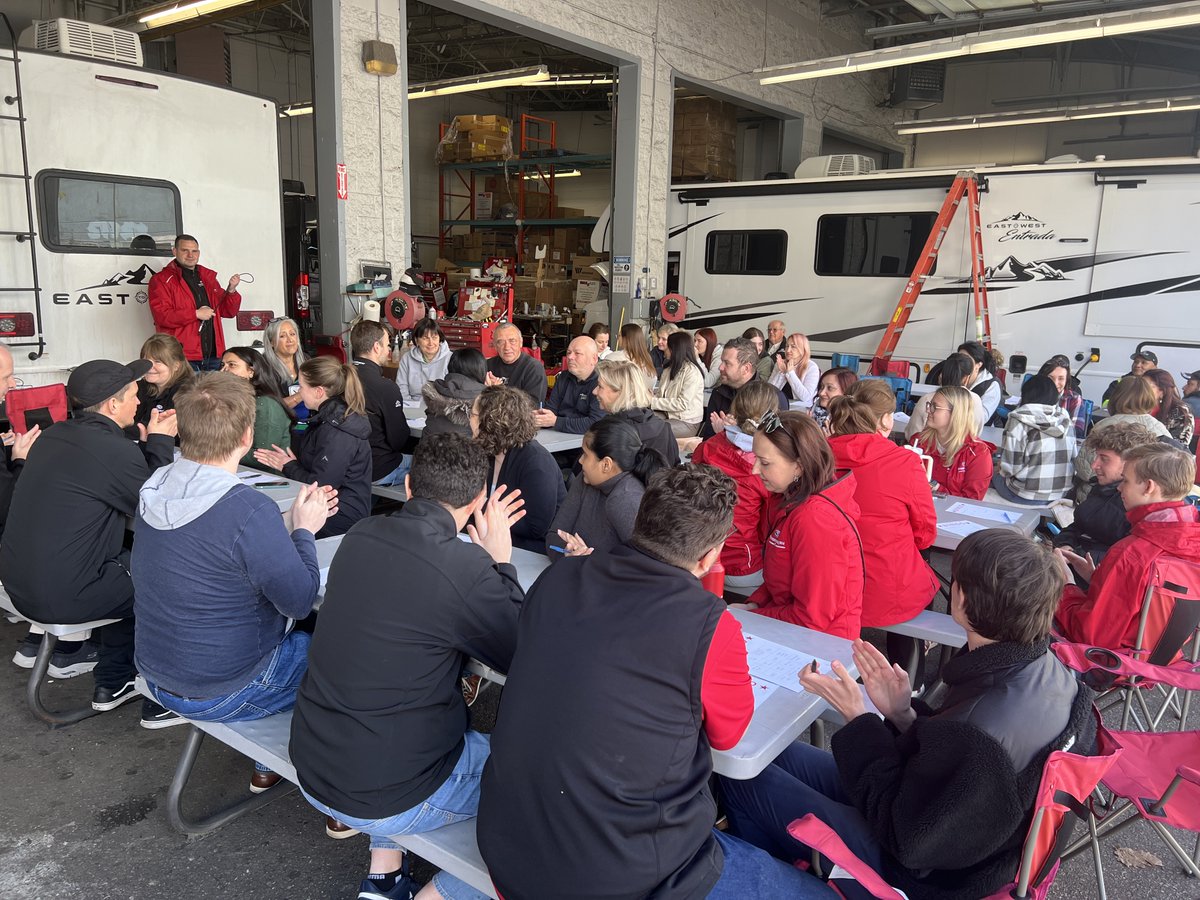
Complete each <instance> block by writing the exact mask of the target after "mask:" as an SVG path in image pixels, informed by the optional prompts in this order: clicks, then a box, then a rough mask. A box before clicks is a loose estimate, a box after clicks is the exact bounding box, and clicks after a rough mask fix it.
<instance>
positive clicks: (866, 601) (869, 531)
mask: <svg viewBox="0 0 1200 900" xmlns="http://www.w3.org/2000/svg"><path fill="white" fill-rule="evenodd" d="M829 446H830V447H831V448H832V449H833V456H834V459H836V460H837V467H838V468H839V469H850V470H851V471H852V472H854V480H855V483H856V485H857V486H856V488H855V490H854V499H855V501H857V503H858V507H859V509H860V510H861V512H860V513H859V515H858V533H859V535H860V536H861V537H862V542H863V555H864V556H865V557H866V561H867V583H866V587H865V588H864V589H863V608H862V624H863V627H864V628H880V627H883V626H886V625H895V624H896V623H897V622H907V621H908V620H909V619H911V618H912V617H913V616H915V615H917V613H919V612H921V610H923V609H924V608H925V607H926V606H928V605H929V601H930V600H932V599H933V595H934V594H936V593H937V589H938V582H937V577H936V576H935V575H934V574H933V570H932V569H930V568H929V564H928V563H926V562H925V560H924V559H922V558H921V551H922V550H924V549H925V548H926V547H928V546H929V545H930V544H932V543H933V539H934V538H935V537H937V511H936V510H935V509H934V508H933V491H931V490H930V488H929V482H928V481H926V480H925V469H924V468H922V466H921V461H920V459H919V458H918V457H917V454H915V453H913V452H912V451H911V450H905V449H904V448H903V447H897V446H896V445H895V444H893V443H892V442H891V441H889V440H888V439H887V438H885V437H880V436H879V435H877V434H844V435H839V436H837V437H832V438H830V439H829Z"/></svg>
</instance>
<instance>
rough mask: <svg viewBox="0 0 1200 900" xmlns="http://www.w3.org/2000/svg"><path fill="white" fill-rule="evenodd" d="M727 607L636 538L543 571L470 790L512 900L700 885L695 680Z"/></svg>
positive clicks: (707, 824) (702, 740)
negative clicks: (475, 793)
mask: <svg viewBox="0 0 1200 900" xmlns="http://www.w3.org/2000/svg"><path fill="white" fill-rule="evenodd" d="M634 586H636V589H634ZM647 598H653V602H647ZM724 609H725V604H724V603H722V602H721V601H720V600H719V599H718V598H716V597H714V596H713V595H712V594H710V593H708V592H706V591H705V590H704V588H703V587H702V586H701V585H700V582H699V581H698V580H697V579H696V577H695V576H693V575H691V574H690V573H688V572H685V571H683V570H682V569H679V568H677V567H675V566H672V565H669V564H667V563H664V562H660V561H659V560H656V559H654V558H652V557H650V556H648V555H646V554H644V553H642V552H640V551H638V550H637V549H635V548H633V547H617V548H615V549H614V550H612V551H611V552H608V553H597V554H593V555H592V556H587V557H579V558H568V559H564V560H561V561H560V562H558V563H556V564H555V565H553V566H552V567H550V568H549V569H547V570H546V572H545V573H544V574H543V575H542V576H541V577H540V578H539V579H538V581H537V583H536V584H535V585H534V586H533V588H532V589H531V590H530V592H529V597H528V599H527V600H526V602H525V608H524V609H523V610H522V612H521V624H520V629H519V631H518V641H517V652H516V655H515V656H514V657H513V663H512V668H511V669H510V670H509V673H508V683H507V685H506V687H505V690H504V700H503V703H502V706H503V709H502V711H501V713H500V716H499V718H498V719H497V722H496V728H495V730H494V731H493V732H492V752H491V756H490V757H489V759H488V762H487V766H486V767H485V768H484V772H483V781H482V783H481V791H480V801H479V823H478V827H477V833H478V836H479V850H480V852H481V854H482V855H483V859H484V862H486V863H487V865H488V869H489V871H490V873H491V875H492V878H493V879H494V881H495V884H496V887H497V889H498V890H499V891H500V893H502V894H504V896H505V897H507V898H509V900H527V898H549V897H553V898H556V900H569V898H581V897H589V898H601V897H603V898H616V897H624V898H633V897H656V898H657V897H661V898H666V897H672V898H685V897H696V898H698V897H705V896H707V895H708V892H709V890H710V889H711V888H712V886H713V884H714V883H715V882H716V880H717V878H718V877H720V873H721V866H722V858H721V853H720V850H718V849H717V847H716V843H715V841H714V839H713V836H712V823H713V820H714V819H715V817H716V806H715V804H714V802H713V798H712V794H711V792H710V790H709V776H710V775H711V773H712V750H711V748H710V745H709V742H708V738H707V736H706V734H705V731H704V726H703V712H702V707H701V703H700V701H701V697H700V693H701V683H702V678H703V672H704V665H705V661H706V658H707V656H708V653H709V647H710V645H711V643H712V640H713V634H714V632H715V631H716V627H717V621H718V619H719V618H720V616H721V614H722V612H723V611H724ZM566 673H570V674H569V676H567V677H564V676H565V675H566Z"/></svg>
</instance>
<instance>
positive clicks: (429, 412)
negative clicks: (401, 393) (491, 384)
mask: <svg viewBox="0 0 1200 900" xmlns="http://www.w3.org/2000/svg"><path fill="white" fill-rule="evenodd" d="M486 381H487V360H486V359H484V357H483V354H482V353H480V352H479V351H478V350H476V349H475V348H474V347H463V348H461V349H459V350H455V351H454V352H453V353H451V354H450V358H449V360H448V362H447V363H446V375H445V377H444V378H438V379H436V380H434V381H430V382H428V383H426V384H425V386H424V387H422V388H421V398H422V400H423V401H424V402H425V413H426V416H425V431H424V432H423V433H422V435H421V436H422V437H424V436H425V435H426V434H443V433H445V432H454V433H455V434H465V435H468V436H469V435H470V434H471V407H472V406H473V405H474V403H475V398H476V397H478V396H479V394H480V393H481V392H482V391H483V386H484V383H485V382H486Z"/></svg>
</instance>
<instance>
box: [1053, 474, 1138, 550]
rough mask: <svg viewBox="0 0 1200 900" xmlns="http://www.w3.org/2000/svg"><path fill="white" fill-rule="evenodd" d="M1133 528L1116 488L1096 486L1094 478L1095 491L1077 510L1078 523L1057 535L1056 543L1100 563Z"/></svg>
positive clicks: (1114, 486)
mask: <svg viewBox="0 0 1200 900" xmlns="http://www.w3.org/2000/svg"><path fill="white" fill-rule="evenodd" d="M1132 527H1133V526H1132V525H1130V524H1129V519H1127V518H1126V517H1125V504H1124V503H1123V502H1122V501H1121V494H1120V492H1119V491H1118V490H1117V485H1116V484H1097V483H1096V480H1095V479H1094V478H1093V479H1092V489H1091V490H1090V491H1088V495H1087V497H1086V498H1085V499H1084V501H1083V502H1082V503H1080V504H1079V505H1078V506H1077V507H1075V521H1074V522H1072V523H1071V524H1070V525H1068V526H1067V527H1066V528H1064V529H1063V530H1062V533H1060V534H1058V535H1056V536H1055V538H1054V543H1055V544H1059V545H1063V544H1066V545H1068V546H1071V547H1074V548H1076V550H1078V552H1079V553H1080V554H1084V555H1086V554H1088V553H1090V554H1092V559H1094V560H1095V561H1096V562H1097V563H1098V562H1100V560H1101V559H1103V558H1104V554H1105V553H1107V552H1108V548H1109V547H1111V546H1112V545H1113V544H1115V543H1116V542H1117V541H1119V540H1121V539H1122V538H1125V537H1128V536H1129V532H1130V529H1131V528H1132Z"/></svg>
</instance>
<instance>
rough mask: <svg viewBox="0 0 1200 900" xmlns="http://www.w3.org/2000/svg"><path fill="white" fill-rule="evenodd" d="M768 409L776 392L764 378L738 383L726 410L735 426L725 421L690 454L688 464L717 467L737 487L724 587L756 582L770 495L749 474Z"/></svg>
mask: <svg viewBox="0 0 1200 900" xmlns="http://www.w3.org/2000/svg"><path fill="white" fill-rule="evenodd" d="M768 412H773V413H778V412H779V391H778V390H776V389H775V388H773V387H771V386H770V385H769V384H767V383H766V382H765V381H758V380H755V381H751V382H749V383H747V384H744V385H742V387H740V388H738V392H737V394H735V395H734V398H733V407H732V408H731V409H730V413H731V414H732V416H733V418H734V419H736V420H737V425H736V426H733V425H726V426H725V428H724V430H723V431H722V432H721V433H720V434H716V435H713V436H712V437H710V438H709V439H708V440H706V441H705V442H704V443H703V444H701V445H700V446H699V447H697V448H696V449H695V450H694V451H693V452H692V462H694V463H697V464H702V465H710V466H714V467H716V468H718V469H720V470H721V471H722V472H724V473H725V474H726V475H728V476H729V477H730V478H732V479H733V481H734V483H735V484H736V485H737V492H738V502H737V506H736V507H734V510H733V531H731V532H730V533H729V537H727V538H726V539H725V549H724V550H722V551H721V565H722V566H724V567H725V586H726V587H730V588H737V587H741V588H746V587H758V586H759V585H760V584H762V567H763V533H762V532H763V512H764V510H765V509H766V506H767V499H768V498H769V497H770V496H771V495H770V494H769V493H768V491H767V489H766V487H765V486H764V485H763V481H762V479H761V478H759V477H758V475H756V474H755V473H754V429H755V428H757V427H758V423H759V422H760V421H762V417H763V416H764V415H766V414H767V413H768Z"/></svg>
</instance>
